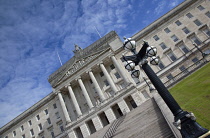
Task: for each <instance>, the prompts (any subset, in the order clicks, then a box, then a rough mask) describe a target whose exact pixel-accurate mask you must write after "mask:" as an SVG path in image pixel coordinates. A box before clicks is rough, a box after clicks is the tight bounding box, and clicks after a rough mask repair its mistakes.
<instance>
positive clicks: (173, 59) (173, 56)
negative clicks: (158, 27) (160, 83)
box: [167, 52, 176, 62]
mask: <svg viewBox="0 0 210 138" xmlns="http://www.w3.org/2000/svg"><path fill="white" fill-rule="evenodd" d="M167 55H168V57H169V58H170V59H171V61H173V62H174V61H176V57H175V55H174V53H173V52H170V53H168V54H167Z"/></svg>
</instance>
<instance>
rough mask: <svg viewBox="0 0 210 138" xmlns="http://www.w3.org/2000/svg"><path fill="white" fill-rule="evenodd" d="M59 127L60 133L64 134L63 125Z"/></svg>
mask: <svg viewBox="0 0 210 138" xmlns="http://www.w3.org/2000/svg"><path fill="white" fill-rule="evenodd" d="M59 126H60V130H61V132H64V128H63V124H60V125H59Z"/></svg>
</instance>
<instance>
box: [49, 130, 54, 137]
mask: <svg viewBox="0 0 210 138" xmlns="http://www.w3.org/2000/svg"><path fill="white" fill-rule="evenodd" d="M50 134H51V136H52V138H54V137H55V134H54V132H53V130H51V131H50Z"/></svg>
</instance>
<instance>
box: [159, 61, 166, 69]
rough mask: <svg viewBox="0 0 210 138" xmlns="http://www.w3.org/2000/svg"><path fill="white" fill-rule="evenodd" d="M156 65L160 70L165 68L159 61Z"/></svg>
mask: <svg viewBox="0 0 210 138" xmlns="http://www.w3.org/2000/svg"><path fill="white" fill-rule="evenodd" d="M158 67H159V68H160V69H161V70H162V69H164V68H165V66H164V65H163V63H162V62H161V61H160V62H159V64H158Z"/></svg>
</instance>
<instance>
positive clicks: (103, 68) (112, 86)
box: [99, 63, 118, 93]
mask: <svg viewBox="0 0 210 138" xmlns="http://www.w3.org/2000/svg"><path fill="white" fill-rule="evenodd" d="M99 66H100V68H101V70H102V71H103V73H104V75H105V77H106V79H107V81H108V82H109V85H110V87H111V88H112V90H113V91H114V92H115V93H116V92H117V91H118V90H117V87H116V86H115V83H114V82H113V80H112V78H111V76H110V75H109V73H108V72H107V70H106V68H105V67H104V65H103V63H100V64H99Z"/></svg>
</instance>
